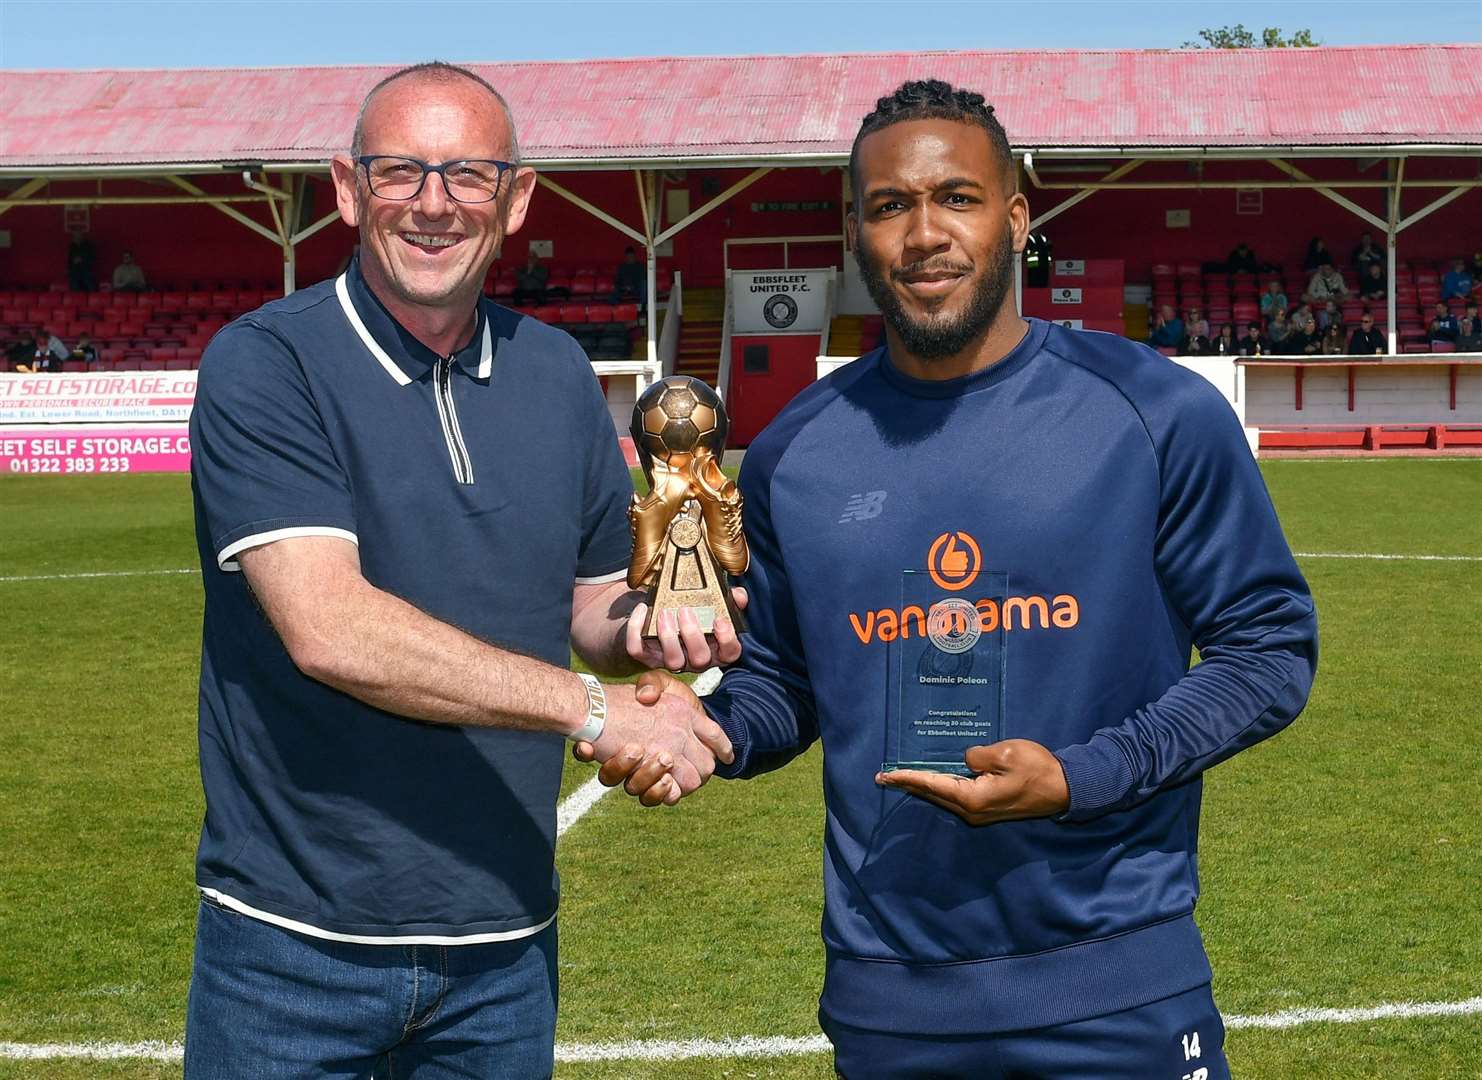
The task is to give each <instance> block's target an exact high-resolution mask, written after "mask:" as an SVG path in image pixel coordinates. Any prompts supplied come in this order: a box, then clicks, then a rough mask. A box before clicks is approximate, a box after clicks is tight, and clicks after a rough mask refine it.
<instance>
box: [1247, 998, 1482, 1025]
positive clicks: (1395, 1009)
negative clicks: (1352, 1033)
mask: <svg viewBox="0 0 1482 1080" xmlns="http://www.w3.org/2000/svg"><path fill="white" fill-rule="evenodd" d="M1475 1013H1482V997H1474V998H1467V999H1466V1000H1465V1001H1397V1002H1393V1003H1391V1004H1388V1005H1371V1006H1369V1007H1368V1008H1364V1009H1289V1010H1287V1011H1286V1012H1278V1013H1265V1014H1263V1015H1260V1016H1228V1017H1226V1018H1225V1027H1227V1028H1231V1029H1235V1028H1289V1027H1300V1026H1301V1025H1303V1024H1363V1023H1367V1022H1368V1021H1370V1020H1408V1019H1411V1018H1413V1017H1417V1016H1471V1015H1473V1014H1475Z"/></svg>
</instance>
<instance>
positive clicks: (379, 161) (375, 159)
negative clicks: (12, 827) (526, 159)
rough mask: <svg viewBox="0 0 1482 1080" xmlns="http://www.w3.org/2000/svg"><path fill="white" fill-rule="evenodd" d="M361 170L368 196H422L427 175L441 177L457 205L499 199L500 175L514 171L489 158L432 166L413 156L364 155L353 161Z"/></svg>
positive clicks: (385, 197) (446, 189) (507, 165)
mask: <svg viewBox="0 0 1482 1080" xmlns="http://www.w3.org/2000/svg"><path fill="white" fill-rule="evenodd" d="M355 161H356V163H357V164H358V165H360V166H361V167H362V168H364V169H365V176H366V180H367V181H368V182H369V183H370V189H371V194H372V195H375V196H378V197H379V198H382V199H395V200H398V201H405V200H407V199H415V198H416V197H417V196H418V195H420V194H422V185H424V184H426V183H427V177H428V176H429V175H430V174H431V173H437V174H438V175H440V176H441V177H442V178H443V190H445V191H446V192H447V193H448V198H450V199H452V200H453V201H455V202H461V203H486V202H493V201H494V200H495V199H496V198H498V197H499V188H500V185H501V183H502V182H503V180H504V174H505V173H507V172H509V171H510V170H511V169H513V168H514V165H513V164H511V163H510V162H508V161H495V160H493V159H492V158H461V159H459V160H458V161H445V162H443V163H442V164H441V165H432V164H430V163H428V162H426V161H421V160H419V159H417V158H413V157H393V156H391V155H387V154H364V155H362V156H361V157H358V158H356V159H355Z"/></svg>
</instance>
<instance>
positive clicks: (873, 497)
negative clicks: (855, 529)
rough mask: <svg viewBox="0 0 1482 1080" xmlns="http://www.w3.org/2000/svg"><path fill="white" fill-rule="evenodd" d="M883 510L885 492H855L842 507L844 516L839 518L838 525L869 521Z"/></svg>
mask: <svg viewBox="0 0 1482 1080" xmlns="http://www.w3.org/2000/svg"><path fill="white" fill-rule="evenodd" d="M884 509H885V492H883V491H863V492H857V493H856V494H853V495H851V496H849V502H848V503H846V504H845V506H844V514H843V516H842V517H840V518H839V524H840V525H847V524H849V522H851V521H869V520H870V518H873V517H879V516H880V511H882V510H884Z"/></svg>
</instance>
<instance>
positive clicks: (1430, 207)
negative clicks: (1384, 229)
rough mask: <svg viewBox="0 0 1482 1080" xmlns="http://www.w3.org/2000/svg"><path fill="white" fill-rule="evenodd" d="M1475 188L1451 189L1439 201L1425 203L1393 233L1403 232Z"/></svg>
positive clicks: (1471, 185)
mask: <svg viewBox="0 0 1482 1080" xmlns="http://www.w3.org/2000/svg"><path fill="white" fill-rule="evenodd" d="M1475 187H1476V185H1475V184H1466V185H1464V186H1463V187H1457V188H1452V189H1451V190H1450V191H1448V192H1446V194H1444V195H1442V196H1441V197H1440V198H1439V199H1436V200H1435V201H1434V202H1430V203H1427V204H1426V205H1425V206H1422V207H1421V208H1420V209H1419V210H1417V211H1415V213H1413V214H1411V215H1410V216H1409V217H1407V218H1405V219H1404V220H1403V221H1401V222H1400V223H1399V224H1398V225H1397V226H1396V227H1395V232H1404V231H1405V230H1406V229H1408V228H1409V227H1410V226H1411V225H1414V224H1415V223H1416V222H1417V221H1419V220H1420V219H1421V218H1423V217H1427V216H1429V215H1430V214H1433V213H1435V212H1436V211H1437V210H1439V209H1441V207H1443V206H1445V205H1446V204H1447V203H1451V202H1455V201H1456V200H1457V199H1459V198H1461V197H1462V196H1463V195H1465V194H1466V193H1467V192H1469V191H1471V190H1472V189H1473V188H1475Z"/></svg>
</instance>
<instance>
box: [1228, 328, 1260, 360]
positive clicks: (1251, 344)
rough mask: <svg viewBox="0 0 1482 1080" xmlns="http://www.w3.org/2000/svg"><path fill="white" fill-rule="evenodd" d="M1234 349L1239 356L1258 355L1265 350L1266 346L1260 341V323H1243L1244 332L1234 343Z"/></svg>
mask: <svg viewBox="0 0 1482 1080" xmlns="http://www.w3.org/2000/svg"><path fill="white" fill-rule="evenodd" d="M1235 351H1236V352H1237V353H1239V354H1240V355H1241V356H1260V355H1261V354H1262V353H1263V352H1265V351H1266V346H1265V345H1263V344H1262V342H1261V324H1260V323H1254V322H1253V323H1246V324H1245V333H1244V334H1241V335H1240V340H1238V341H1237V342H1236V343H1235Z"/></svg>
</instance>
